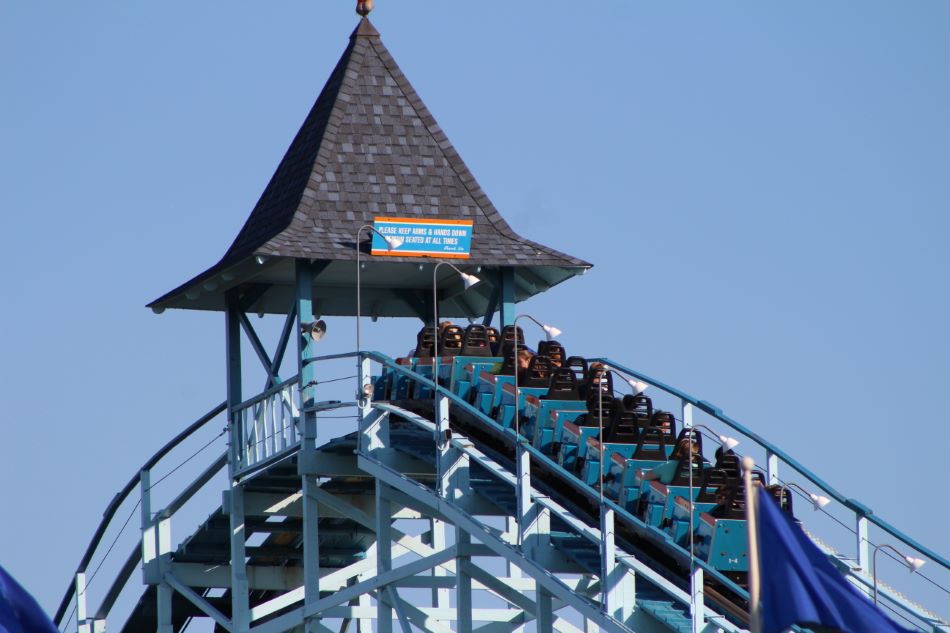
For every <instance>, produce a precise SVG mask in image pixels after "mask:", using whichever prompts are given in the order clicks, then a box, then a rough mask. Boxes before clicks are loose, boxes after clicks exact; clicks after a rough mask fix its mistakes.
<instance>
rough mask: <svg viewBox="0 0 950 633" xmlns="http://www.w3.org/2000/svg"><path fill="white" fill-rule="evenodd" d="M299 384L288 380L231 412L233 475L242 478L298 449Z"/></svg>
mask: <svg viewBox="0 0 950 633" xmlns="http://www.w3.org/2000/svg"><path fill="white" fill-rule="evenodd" d="M300 409H301V401H300V381H299V378H298V377H297V376H294V377H292V378H288V379H287V380H284V381H282V382H280V383H278V384H276V385H274V386H273V387H271V388H269V389H266V390H264V391H263V392H261V393H259V394H258V395H256V396H254V397H253V398H250V399H249V400H245V401H244V402H242V403H240V404H239V405H237V406H235V407H234V408H233V409H232V410H231V460H232V473H233V474H234V475H235V476H240V475H242V474H244V473H246V472H247V471H249V470H252V469H255V468H258V467H260V465H261V464H264V463H268V462H271V461H273V460H274V459H280V457H281V456H283V455H284V454H286V453H288V452H291V451H293V450H295V449H296V448H297V446H298V445H299V443H300V439H301V429H300Z"/></svg>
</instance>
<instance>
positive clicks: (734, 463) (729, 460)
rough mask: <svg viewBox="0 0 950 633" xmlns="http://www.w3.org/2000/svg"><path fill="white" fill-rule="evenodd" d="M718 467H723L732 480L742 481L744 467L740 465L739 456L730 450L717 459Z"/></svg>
mask: <svg viewBox="0 0 950 633" xmlns="http://www.w3.org/2000/svg"><path fill="white" fill-rule="evenodd" d="M715 467H716V468H719V469H721V470H722V471H723V472H724V473H725V474H726V477H728V478H729V481H730V482H740V481H742V469H741V468H740V467H739V456H738V455H736V454H735V453H733V452H732V451H728V452H727V453H725V454H724V455H722V456H721V457H720V458H719V459H718V460H716V465H715Z"/></svg>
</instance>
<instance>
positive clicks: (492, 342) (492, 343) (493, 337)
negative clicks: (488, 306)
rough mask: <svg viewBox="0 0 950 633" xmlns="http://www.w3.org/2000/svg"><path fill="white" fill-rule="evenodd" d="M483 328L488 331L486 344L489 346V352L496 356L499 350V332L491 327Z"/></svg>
mask: <svg viewBox="0 0 950 633" xmlns="http://www.w3.org/2000/svg"><path fill="white" fill-rule="evenodd" d="M485 329H486V331H487V333H488V345H489V347H490V348H491V353H492V355H493V356H497V355H498V354H499V353H500V352H501V334H499V333H498V330H497V329H496V328H493V327H488V328H485Z"/></svg>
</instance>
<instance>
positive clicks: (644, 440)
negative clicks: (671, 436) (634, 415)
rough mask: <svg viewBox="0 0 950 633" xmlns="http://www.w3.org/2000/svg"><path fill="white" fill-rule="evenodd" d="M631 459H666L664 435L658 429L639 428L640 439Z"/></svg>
mask: <svg viewBox="0 0 950 633" xmlns="http://www.w3.org/2000/svg"><path fill="white" fill-rule="evenodd" d="M631 459H649V460H654V461H666V435H665V434H664V433H663V432H662V431H661V430H660V429H655V428H646V429H641V431H640V440H639V441H638V442H637V448H636V450H634V451H633V457H632V458H631Z"/></svg>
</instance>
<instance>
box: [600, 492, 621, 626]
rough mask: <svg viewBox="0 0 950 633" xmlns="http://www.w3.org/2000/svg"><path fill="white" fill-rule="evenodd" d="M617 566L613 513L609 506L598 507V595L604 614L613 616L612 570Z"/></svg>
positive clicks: (614, 597) (614, 600) (613, 588)
mask: <svg viewBox="0 0 950 633" xmlns="http://www.w3.org/2000/svg"><path fill="white" fill-rule="evenodd" d="M616 566H617V548H616V544H615V541H614V511H613V509H612V508H610V507H609V506H606V505H603V504H601V506H600V593H601V597H602V602H603V607H604V612H605V613H607V614H608V615H611V616H612V615H613V614H614V609H616V607H617V605H616V595H615V593H614V590H615V587H614V586H613V582H612V580H613V578H612V575H613V573H612V572H613V570H614V568H615V567H616Z"/></svg>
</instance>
